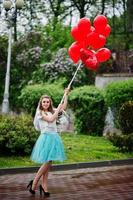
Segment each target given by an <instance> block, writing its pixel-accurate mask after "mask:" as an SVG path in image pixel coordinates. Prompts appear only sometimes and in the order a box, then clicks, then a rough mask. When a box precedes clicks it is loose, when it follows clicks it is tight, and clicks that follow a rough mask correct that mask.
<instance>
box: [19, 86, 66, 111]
mask: <svg viewBox="0 0 133 200" xmlns="http://www.w3.org/2000/svg"><path fill="white" fill-rule="evenodd" d="M44 94H47V95H49V96H50V97H51V98H52V100H53V104H54V105H56V106H57V105H58V104H59V102H60V101H61V98H62V96H63V87H62V82H60V83H59V82H58V83H57V82H54V83H53V84H48V83H47V84H43V85H41V84H40V85H39V84H38V85H28V86H26V87H25V88H24V89H23V90H22V92H21V95H20V97H19V104H20V105H21V107H22V108H23V109H24V110H25V111H27V112H29V113H30V114H32V115H33V114H34V113H35V110H36V107H37V104H38V101H39V99H40V97H41V96H42V95H44Z"/></svg>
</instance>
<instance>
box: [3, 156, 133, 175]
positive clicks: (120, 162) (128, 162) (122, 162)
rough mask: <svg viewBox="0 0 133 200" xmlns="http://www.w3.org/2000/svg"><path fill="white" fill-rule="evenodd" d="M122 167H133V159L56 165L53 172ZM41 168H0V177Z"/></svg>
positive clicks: (33, 171)
mask: <svg viewBox="0 0 133 200" xmlns="http://www.w3.org/2000/svg"><path fill="white" fill-rule="evenodd" d="M118 165H119V166H120V165H133V158H130V159H123V160H107V161H96V162H87V163H73V164H62V165H59V164H56V165H53V166H52V171H63V170H73V169H81V168H95V167H108V166H118ZM38 169H39V167H19V168H0V176H1V175H7V174H18V173H19V174H20V173H35V172H36V171H37V170H38Z"/></svg>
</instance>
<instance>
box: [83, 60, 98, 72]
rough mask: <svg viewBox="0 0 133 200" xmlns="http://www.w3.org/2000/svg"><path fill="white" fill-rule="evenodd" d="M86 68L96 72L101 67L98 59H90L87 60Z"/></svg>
mask: <svg viewBox="0 0 133 200" xmlns="http://www.w3.org/2000/svg"><path fill="white" fill-rule="evenodd" d="M85 66H86V68H89V69H91V70H94V71H95V70H96V69H97V68H98V67H99V66H98V62H97V59H90V58H88V59H87V60H86V62H85Z"/></svg>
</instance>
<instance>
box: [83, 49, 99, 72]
mask: <svg viewBox="0 0 133 200" xmlns="http://www.w3.org/2000/svg"><path fill="white" fill-rule="evenodd" d="M80 58H81V60H82V62H83V63H84V64H85V67H86V68H89V69H91V70H96V69H97V68H98V61H97V57H96V55H95V52H93V51H92V50H89V49H81V50H80Z"/></svg>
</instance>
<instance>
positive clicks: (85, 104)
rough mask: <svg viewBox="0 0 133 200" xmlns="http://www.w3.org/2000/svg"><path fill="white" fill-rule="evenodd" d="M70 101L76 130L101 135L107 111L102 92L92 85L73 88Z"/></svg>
mask: <svg viewBox="0 0 133 200" xmlns="http://www.w3.org/2000/svg"><path fill="white" fill-rule="evenodd" d="M70 103H71V104H72V109H73V110H74V113H75V118H76V119H75V125H76V128H77V131H78V132H83V133H86V134H87V133H88V134H94V135H102V131H103V127H104V120H105V114H106V111H107V108H106V105H105V101H104V97H103V95H102V92H101V91H100V90H98V89H97V88H95V87H94V86H83V87H79V88H76V89H74V90H73V91H72V92H71V95H70Z"/></svg>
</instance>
